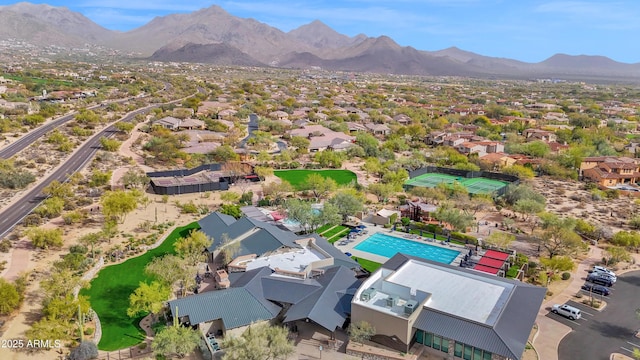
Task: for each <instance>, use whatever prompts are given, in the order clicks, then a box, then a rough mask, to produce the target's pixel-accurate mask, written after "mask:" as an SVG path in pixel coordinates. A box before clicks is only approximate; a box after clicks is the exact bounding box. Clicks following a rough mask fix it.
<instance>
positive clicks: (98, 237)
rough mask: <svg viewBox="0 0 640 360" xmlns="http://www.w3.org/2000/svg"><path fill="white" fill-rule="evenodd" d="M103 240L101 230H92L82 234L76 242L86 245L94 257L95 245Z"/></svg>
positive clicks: (93, 257)
mask: <svg viewBox="0 0 640 360" xmlns="http://www.w3.org/2000/svg"><path fill="white" fill-rule="evenodd" d="M102 241H104V237H103V234H102V233H101V232H92V233H88V234H86V235H83V236H82V237H81V238H80V239H79V240H78V242H79V243H80V244H82V245H84V246H88V247H89V248H90V249H91V258H92V259H95V258H96V253H95V246H96V245H98V244H99V243H101V242H102Z"/></svg>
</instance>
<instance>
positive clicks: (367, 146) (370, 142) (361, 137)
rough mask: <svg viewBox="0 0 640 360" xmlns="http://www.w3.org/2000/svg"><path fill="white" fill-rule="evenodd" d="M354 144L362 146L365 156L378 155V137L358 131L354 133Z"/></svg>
mask: <svg viewBox="0 0 640 360" xmlns="http://www.w3.org/2000/svg"><path fill="white" fill-rule="evenodd" d="M356 144H358V145H360V147H362V149H363V150H364V153H365V154H366V156H367V157H375V156H378V153H379V149H378V147H379V145H380V144H379V142H378V139H376V138H375V136H373V135H371V134H369V133H365V132H359V133H358V134H357V135H356Z"/></svg>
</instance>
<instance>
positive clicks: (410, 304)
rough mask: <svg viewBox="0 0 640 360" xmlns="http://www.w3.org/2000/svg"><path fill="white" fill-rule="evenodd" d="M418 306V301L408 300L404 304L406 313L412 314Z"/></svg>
mask: <svg viewBox="0 0 640 360" xmlns="http://www.w3.org/2000/svg"><path fill="white" fill-rule="evenodd" d="M416 307H418V302H417V301H415V300H407V302H406V303H405V304H404V313H405V314H407V315H411V314H413V312H414V311H415V310H416Z"/></svg>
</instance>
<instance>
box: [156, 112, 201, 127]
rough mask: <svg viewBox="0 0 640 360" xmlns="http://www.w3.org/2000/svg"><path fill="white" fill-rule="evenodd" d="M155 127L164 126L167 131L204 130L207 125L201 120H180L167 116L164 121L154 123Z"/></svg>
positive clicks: (159, 120)
mask: <svg viewBox="0 0 640 360" xmlns="http://www.w3.org/2000/svg"><path fill="white" fill-rule="evenodd" d="M153 126H162V127H163V128H165V129H169V130H173V131H178V130H196V129H199V130H204V128H205V123H204V121H202V120H199V119H191V118H187V119H178V118H174V117H172V116H166V117H164V118H162V119H158V120H155V121H153Z"/></svg>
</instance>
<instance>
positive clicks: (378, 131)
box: [364, 123, 391, 136]
mask: <svg viewBox="0 0 640 360" xmlns="http://www.w3.org/2000/svg"><path fill="white" fill-rule="evenodd" d="M364 126H365V127H366V128H367V130H369V132H371V133H372V134H373V135H383V136H386V135H389V134H390V133H391V129H390V128H389V127H388V126H387V125H385V124H374V123H366V124H364Z"/></svg>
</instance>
